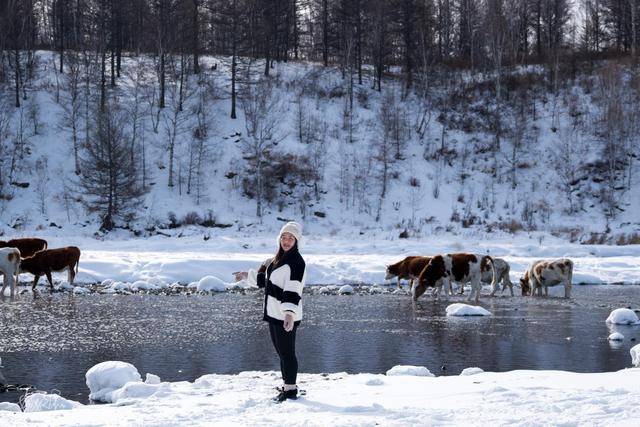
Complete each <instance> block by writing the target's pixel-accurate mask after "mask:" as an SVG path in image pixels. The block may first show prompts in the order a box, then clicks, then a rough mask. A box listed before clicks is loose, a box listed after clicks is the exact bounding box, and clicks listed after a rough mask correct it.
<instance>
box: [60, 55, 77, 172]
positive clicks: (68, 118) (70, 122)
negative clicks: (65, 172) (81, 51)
mask: <svg viewBox="0 0 640 427" xmlns="http://www.w3.org/2000/svg"><path fill="white" fill-rule="evenodd" d="M81 84H82V65H81V63H80V59H79V57H78V55H77V53H75V52H68V53H67V72H66V73H65V74H64V75H63V88H64V95H63V97H62V99H63V101H62V104H61V106H62V109H63V110H64V115H63V120H62V127H63V128H67V129H69V130H70V131H71V141H72V143H73V159H74V165H75V173H76V175H78V174H80V161H79V156H78V154H79V150H80V141H79V135H80V131H81V123H82V88H81Z"/></svg>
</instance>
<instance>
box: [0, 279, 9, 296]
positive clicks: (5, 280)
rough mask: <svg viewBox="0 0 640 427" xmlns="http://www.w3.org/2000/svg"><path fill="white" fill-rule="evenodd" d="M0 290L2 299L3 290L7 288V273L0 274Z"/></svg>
mask: <svg viewBox="0 0 640 427" xmlns="http://www.w3.org/2000/svg"><path fill="white" fill-rule="evenodd" d="M2 276H3V277H2V290H1V291H0V297H3V298H4V289H5V288H6V287H7V276H8V274H7V273H2Z"/></svg>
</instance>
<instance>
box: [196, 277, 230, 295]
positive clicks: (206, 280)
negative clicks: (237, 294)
mask: <svg viewBox="0 0 640 427" xmlns="http://www.w3.org/2000/svg"><path fill="white" fill-rule="evenodd" d="M226 290H227V285H226V283H224V282H223V281H222V280H220V279H218V278H217V277H214V276H204V277H203V278H202V279H200V281H199V282H198V292H224V291H226Z"/></svg>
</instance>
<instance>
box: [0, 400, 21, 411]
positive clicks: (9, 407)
mask: <svg viewBox="0 0 640 427" xmlns="http://www.w3.org/2000/svg"><path fill="white" fill-rule="evenodd" d="M0 411H9V412H22V409H20V405H18V404H17V403H10V402H0Z"/></svg>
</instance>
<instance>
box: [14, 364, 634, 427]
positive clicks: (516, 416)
mask: <svg viewBox="0 0 640 427" xmlns="http://www.w3.org/2000/svg"><path fill="white" fill-rule="evenodd" d="M278 381H279V375H278V374H277V373H275V372H243V373H240V374H238V375H205V376H203V377H200V378H198V379H197V380H196V381H194V382H193V383H191V382H177V383H161V384H157V385H149V386H148V387H141V388H138V389H137V391H134V388H133V387H129V388H128V390H129V391H128V395H127V393H123V394H122V396H123V397H121V398H120V399H118V400H117V401H116V403H112V404H106V405H88V406H81V407H76V408H74V409H71V410H58V411H46V412H30V413H12V412H3V413H2V417H3V419H5V420H6V421H7V422H9V423H10V424H11V425H15V426H26V425H33V424H34V423H45V424H47V425H83V426H100V425H154V426H163V425H167V426H168V425H177V424H180V425H229V424H235V425H300V424H305V425H318V426H321V425H323V426H324V425H345V426H346V425H348V426H353V425H373V424H375V423H378V424H380V423H381V424H384V425H461V424H465V425H468V424H470V423H471V424H473V425H504V424H515V425H548V424H554V425H557V424H564V423H569V424H571V425H603V424H606V425H633V424H637V423H638V422H640V407H639V406H638V405H636V404H635V403H634V402H637V401H638V400H640V369H638V368H631V369H624V370H621V371H618V372H610V373H588V374H584V373H580V374H578V373H571V372H563V371H524V370H522V371H510V372H503V373H493V372H484V373H478V374H475V375H466V376H463V375H461V376H446V377H424V376H411V375H408V376H406V375H401V376H389V375H381V374H380V375H374V374H364V373H363V374H351V375H350V374H345V373H334V374H301V375H300V377H299V384H300V386H301V387H302V388H303V389H305V390H306V392H307V394H306V396H303V397H301V398H300V399H298V400H297V401H287V402H285V403H283V404H281V405H278V404H275V403H273V402H271V401H270V397H271V396H272V395H273V394H274V393H275V391H274V387H275V386H276V385H278ZM139 384H143V383H139ZM142 388H145V389H146V391H144V392H141V391H140V390H142ZM136 393H138V395H139V396H138V397H136V396H135V395H136ZM140 394H144V396H141V397H140Z"/></svg>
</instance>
